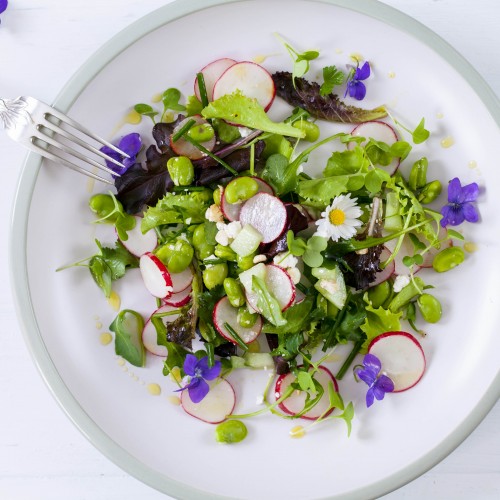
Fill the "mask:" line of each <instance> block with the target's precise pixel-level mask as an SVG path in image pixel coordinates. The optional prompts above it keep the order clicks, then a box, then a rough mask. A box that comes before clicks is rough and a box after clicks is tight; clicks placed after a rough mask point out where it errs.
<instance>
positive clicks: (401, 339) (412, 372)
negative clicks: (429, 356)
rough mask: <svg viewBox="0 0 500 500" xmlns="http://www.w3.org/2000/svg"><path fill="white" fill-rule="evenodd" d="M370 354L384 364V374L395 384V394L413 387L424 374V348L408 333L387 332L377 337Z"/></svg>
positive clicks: (369, 347) (372, 343)
mask: <svg viewBox="0 0 500 500" xmlns="http://www.w3.org/2000/svg"><path fill="white" fill-rule="evenodd" d="M368 352H369V353H370V354H373V355H375V356H377V358H378V359H379V360H380V362H381V363H382V371H383V373H385V374H386V375H387V376H388V377H390V379H391V380H392V381H393V382H394V392H401V391H406V390H407V389H409V388H410V387H413V386H414V385H415V384H416V383H417V382H418V381H419V380H420V379H421V378H422V375H423V374H424V371H425V354H424V351H423V349H422V346H421V345H420V343H419V342H418V340H417V339H416V338H415V337H414V336H413V335H411V334H409V333H407V332H387V333H383V334H382V335H379V336H378V337H375V338H374V339H373V340H372V341H371V342H370V345H369V346H368Z"/></svg>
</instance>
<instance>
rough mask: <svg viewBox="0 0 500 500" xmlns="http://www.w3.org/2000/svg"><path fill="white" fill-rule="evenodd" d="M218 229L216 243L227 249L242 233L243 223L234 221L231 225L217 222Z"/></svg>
mask: <svg viewBox="0 0 500 500" xmlns="http://www.w3.org/2000/svg"><path fill="white" fill-rule="evenodd" d="M217 229H218V230H219V231H218V232H217V234H216V235H215V241H216V242H217V243H219V245H223V246H225V247H227V246H228V245H229V244H230V243H231V242H232V241H233V240H234V238H236V236H238V234H239V232H240V231H241V222H240V221H233V222H230V223H229V224H224V223H223V222H217Z"/></svg>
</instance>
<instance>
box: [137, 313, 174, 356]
mask: <svg viewBox="0 0 500 500" xmlns="http://www.w3.org/2000/svg"><path fill="white" fill-rule="evenodd" d="M176 309H177V307H172V306H166V305H165V306H162V307H160V308H159V309H157V310H156V311H155V312H154V313H153V314H152V315H151V316H153V315H155V314H159V313H167V312H171V311H175V310H176ZM178 317H179V314H172V315H171V316H163V318H161V319H162V321H163V323H165V325H166V324H167V323H171V322H172V321H175V320H176V319H177V318H178ZM142 343H143V344H144V347H145V348H146V349H147V350H148V351H149V352H150V353H152V354H154V355H156V356H162V357H164V358H166V357H167V355H168V351H167V348H166V347H165V346H164V345H158V342H157V333H156V328H155V327H154V325H153V322H152V321H151V317H150V318H149V319H148V320H147V321H146V324H145V325H144V329H143V330H142Z"/></svg>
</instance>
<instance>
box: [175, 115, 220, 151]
mask: <svg viewBox="0 0 500 500" xmlns="http://www.w3.org/2000/svg"><path fill="white" fill-rule="evenodd" d="M189 120H195V122H196V123H195V124H194V125H193V127H196V126H197V125H205V124H208V122H207V120H205V119H204V118H203V117H201V116H197V115H196V116H189V117H187V118H185V119H184V120H182V121H181V122H179V124H178V125H177V126H176V127H175V128H174V130H173V132H172V135H171V137H170V139H171V140H170V146H171V148H172V150H173V151H174V152H175V153H176V154H178V155H179V156H187V157H188V158H190V159H191V160H199V159H200V158H203V157H204V156H205V153H203V152H202V151H201V150H200V149H198V148H197V147H196V146H195V145H194V144H191V143H190V142H189V141H188V140H187V139H185V138H184V137H181V138H180V139H178V140H177V141H174V140H172V137H174V136H175V134H176V133H177V132H179V131H180V130H181V129H182V127H184V125H186V124H187V123H188V121H189ZM215 142H216V137H215V134H214V136H213V137H212V138H211V139H210V140H208V141H205V142H202V143H201V145H202V146H203V147H204V148H205V149H208V151H212V150H213V149H214V147H215Z"/></svg>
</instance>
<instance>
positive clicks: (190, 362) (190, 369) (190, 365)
mask: <svg viewBox="0 0 500 500" xmlns="http://www.w3.org/2000/svg"><path fill="white" fill-rule="evenodd" d="M197 364H198V358H197V357H196V356H195V355H194V354H188V355H186V359H185V360H184V365H183V369H184V373H185V374H186V375H189V376H190V377H194V376H195V370H196V368H197V366H196V365H197Z"/></svg>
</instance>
